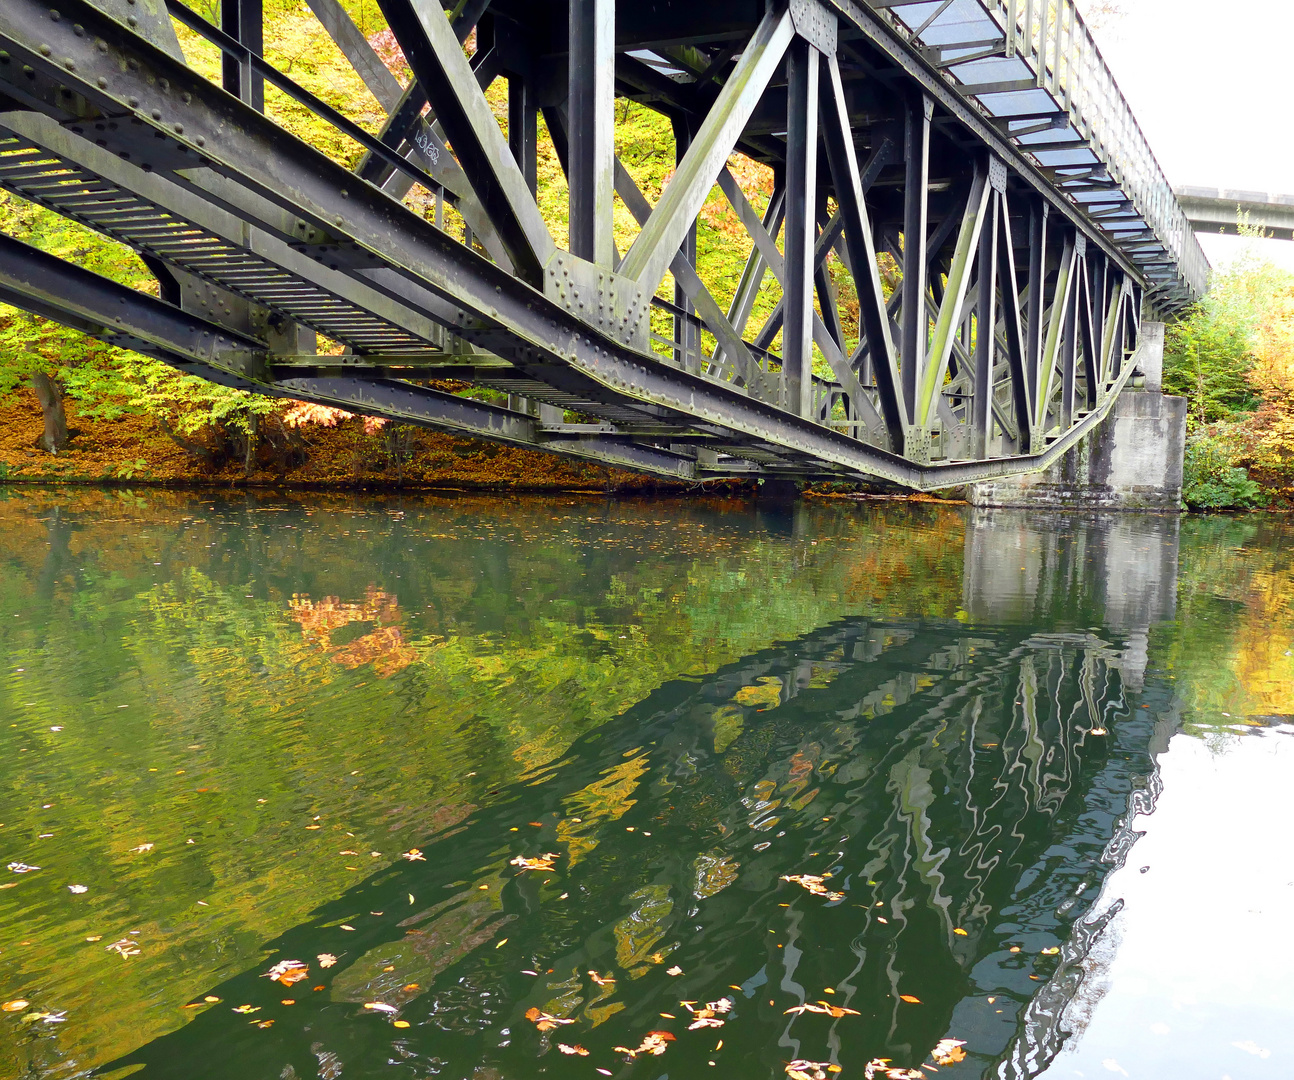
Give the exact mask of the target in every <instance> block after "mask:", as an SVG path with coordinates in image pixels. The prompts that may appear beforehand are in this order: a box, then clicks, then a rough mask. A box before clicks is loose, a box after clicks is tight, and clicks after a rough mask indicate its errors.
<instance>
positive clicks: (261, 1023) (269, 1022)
mask: <svg viewBox="0 0 1294 1080" xmlns="http://www.w3.org/2000/svg"><path fill="white" fill-rule="evenodd" d="M252 1023H254V1024H255V1025H256V1026H257V1027H258V1028H267V1027H273V1026H274V1021H273V1020H253V1021H252Z"/></svg>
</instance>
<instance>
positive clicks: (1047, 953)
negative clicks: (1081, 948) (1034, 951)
mask: <svg viewBox="0 0 1294 1080" xmlns="http://www.w3.org/2000/svg"><path fill="white" fill-rule="evenodd" d="M1059 953H1060V946H1059V945H1053V946H1052V947H1051V948H1050V949H1043V950H1042V955H1043V956H1056V955H1058V954H1059Z"/></svg>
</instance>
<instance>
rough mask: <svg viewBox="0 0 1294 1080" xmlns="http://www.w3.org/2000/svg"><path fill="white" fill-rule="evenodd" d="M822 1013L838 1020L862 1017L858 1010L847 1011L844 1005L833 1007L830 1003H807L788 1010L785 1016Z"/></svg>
mask: <svg viewBox="0 0 1294 1080" xmlns="http://www.w3.org/2000/svg"><path fill="white" fill-rule="evenodd" d="M806 1012H811V1013H822V1014H823V1015H824V1016H832V1017H835V1018H836V1019H837V1020H839V1019H840V1017H842V1016H860V1015H862V1014H861V1013H859V1011H858V1010H857V1009H846V1008H845V1007H844V1006H843V1005H833V1004H831V1002H829V1001H818V1002H807V1001H806V1002H805V1003H804V1004H803V1005H796V1006H795V1007H794V1008H791V1009H787V1010H786V1012H785V1013H783V1015H784V1016H785V1015H787V1014H789V1013H806Z"/></svg>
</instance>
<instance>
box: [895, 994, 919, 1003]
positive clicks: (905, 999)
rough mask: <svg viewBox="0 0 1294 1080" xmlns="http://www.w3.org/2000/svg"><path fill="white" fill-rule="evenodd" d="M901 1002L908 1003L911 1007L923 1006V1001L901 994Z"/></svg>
mask: <svg viewBox="0 0 1294 1080" xmlns="http://www.w3.org/2000/svg"><path fill="white" fill-rule="evenodd" d="M899 1000H900V1001H906V1002H907V1003H908V1004H909V1005H920V1004H921V999H920V998H919V997H913V996H912V995H911V994H900V995H899Z"/></svg>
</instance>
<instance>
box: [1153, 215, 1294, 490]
mask: <svg viewBox="0 0 1294 1080" xmlns="http://www.w3.org/2000/svg"><path fill="white" fill-rule="evenodd" d="M1242 230H1244V231H1245V232H1246V234H1247V235H1250V236H1251V237H1256V236H1258V235H1260V234H1259V233H1257V231H1256V230H1248V229H1246V228H1245V227H1244V226H1242ZM1164 391H1165V392H1166V393H1170V394H1180V395H1181V396H1183V397H1185V398H1186V399H1187V401H1188V403H1189V411H1188V413H1187V432H1188V438H1187V446H1186V463H1185V484H1184V488H1183V492H1182V495H1183V498H1184V500H1185V501H1186V503H1187V505H1189V506H1191V507H1193V508H1197V509H1206V510H1226V509H1245V508H1249V507H1264V506H1265V507H1272V508H1274V509H1289V508H1290V507H1291V506H1294V274H1291V273H1290V272H1288V271H1285V270H1281V269H1279V268H1278V267H1276V266H1275V265H1273V264H1272V263H1270V262H1268V261H1266V260H1265V259H1263V258H1262V257H1261V256H1259V255H1258V253H1257V252H1256V251H1255V250H1254V249H1253V248H1252V247H1251V248H1250V249H1249V250H1248V251H1247V252H1246V253H1245V254H1244V255H1242V256H1241V257H1240V258H1239V259H1237V260H1236V261H1235V262H1233V263H1231V264H1230V265H1228V266H1226V267H1223V268H1221V269H1219V270H1218V271H1217V272H1215V274H1214V276H1213V281H1212V287H1211V289H1210V291H1209V294H1208V295H1207V296H1206V297H1205V298H1204V299H1203V300H1201V301H1200V302H1199V303H1198V304H1196V305H1194V306H1193V307H1192V308H1191V309H1190V310H1189V311H1187V312H1186V313H1185V314H1183V315H1182V316H1181V317H1180V318H1178V319H1177V320H1176V321H1175V322H1173V323H1172V324H1170V325H1169V327H1168V331H1167V334H1166V340H1165V347H1164Z"/></svg>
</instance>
